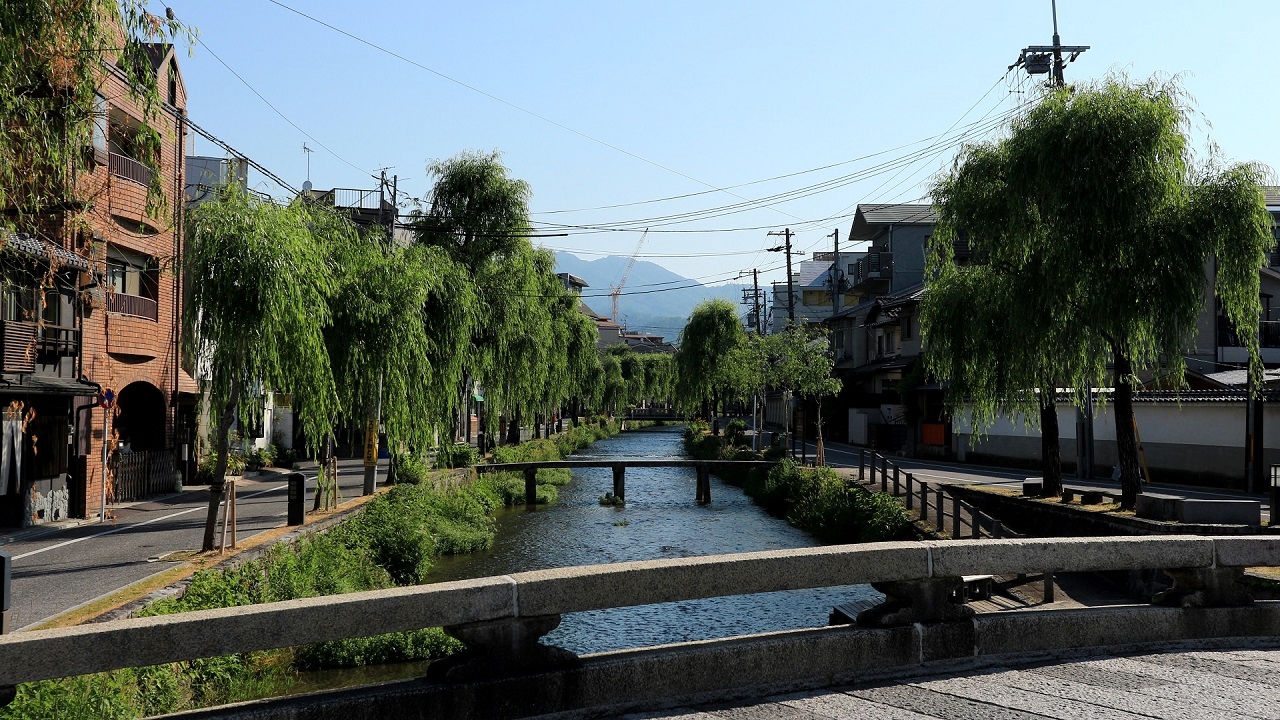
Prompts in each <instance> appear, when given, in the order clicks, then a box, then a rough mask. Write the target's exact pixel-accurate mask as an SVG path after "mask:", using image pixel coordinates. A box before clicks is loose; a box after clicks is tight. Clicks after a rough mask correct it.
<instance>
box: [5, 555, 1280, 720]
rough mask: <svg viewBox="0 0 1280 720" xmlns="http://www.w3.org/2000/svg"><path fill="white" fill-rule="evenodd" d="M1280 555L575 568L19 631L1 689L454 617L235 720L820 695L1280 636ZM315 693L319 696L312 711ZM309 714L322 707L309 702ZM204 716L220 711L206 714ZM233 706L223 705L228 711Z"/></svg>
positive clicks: (698, 561)
mask: <svg viewBox="0 0 1280 720" xmlns="http://www.w3.org/2000/svg"><path fill="white" fill-rule="evenodd" d="M1253 566H1280V539H1271V538H1258V537H1231V538H1209V537H1136V538H1106V539H1079V538H1071V539H1015V540H959V541H945V542H942V541H928V542H897V543H876V544H868V545H846V546H830V547H821V548H805V549H797V550H780V551H768V552H755V553H743V554H734V555H718V556H708V557H694V558H685V559H676V560H655V561H643V562H630V563H618V564H612V565H595V566H586V567H571V568H561V569H553V570H539V571H533V572H525V573H516V574H513V575H506V576H501V577H490V578H482V579H477V580H467V581H459V582H449V583H440V584H436V585H421V586H415V587H406V588H395V589H390V590H378V591H372V592H362V593H352V594H347V595H337V596H330V597H320V598H309V599H304V600H292V601H287V602H277V603H268V604H263V605H253V606H247V607H232V608H225V609H218V610H206V611H198V612H190V613H182V614H176V615H165V616H158V617H146V618H134V619H127V620H117V621H111V622H104V623H99V624H93V625H83V626H77V627H71V628H65V629H57V630H39V631H30V632H18V633H13V634H9V635H4V636H0V687H3V686H13V685H15V684H17V683H22V682H28V681H33V680H40V679H46V678H56V677H63V676H70V675H80V674H86V673H93V672H100V671H106V670H113V669H117V668H126V667H137V666H146V665H155V664H160V663H167V662H173V661H178V660H187V659H194V658H201V657H211V656H217V655H226V654H232V653H243V652H250V651H255V650H266V649H271V648H278V647H285V646H292V645H301V644H305V643H314V642H320V641H326V640H335V639H340V638H347V637H360V636H368V635H375V634H380V633H388V632H396V631H402V630H410V629H415V628H423V627H434V626H443V627H444V628H445V630H446V632H448V633H449V634H451V635H453V636H455V637H457V638H459V639H461V640H462V641H463V642H464V643H465V644H466V645H467V646H468V648H469V649H468V651H467V652H466V653H463V654H461V655H460V656H456V657H455V658H450V659H447V660H444V661H440V662H437V663H434V664H432V665H431V667H430V668H429V671H428V677H429V678H430V680H429V681H406V683H401V684H394V683H393V684H390V685H381V686H377V687H373V688H366V689H362V690H350V691H342V692H337V693H329V694H321V695H318V696H303V697H302V698H294V699H279V700H272V701H267V702H265V703H259V704H255V705H252V706H249V708H250V709H252V713H250V711H249V709H243V708H242V710H243V714H237V713H238V712H240V711H233V710H232V709H228V708H224V709H220V710H219V711H218V714H217V715H216V716H217V717H250V716H252V717H254V718H264V717H282V718H283V717H301V716H306V717H341V718H344V720H356V719H358V718H365V717H370V718H372V717H398V716H400V715H401V714H408V715H412V716H414V717H417V716H418V715H417V713H422V714H423V716H436V715H435V713H439V714H440V715H441V716H451V717H518V716H521V715H522V714H536V713H539V712H551V711H558V710H567V709H575V708H606V709H609V710H610V711H625V710H633V709H638V708H646V707H654V706H656V705H661V704H663V703H668V702H679V701H688V700H690V699H707V698H716V697H730V696H742V695H752V694H754V693H756V692H760V691H762V690H764V689H769V690H777V689H780V688H795V687H810V686H820V685H826V684H829V683H833V682H842V681H843V682H847V681H850V680H854V679H859V678H865V677H866V676H867V674H868V673H872V672H884V671H886V670H891V669H893V668H903V667H915V666H918V665H920V664H921V663H927V662H931V661H937V660H951V661H960V662H968V663H975V662H981V661H982V660H983V658H988V657H992V656H1001V655H1007V654H1010V653H1028V652H1039V653H1043V652H1049V651H1052V652H1057V651H1061V650H1064V649H1069V648H1087V647H1100V646H1109V645H1118V644H1137V643H1153V642H1170V641H1179V640H1186V639H1191V638H1219V637H1258V636H1263V637H1274V636H1275V635H1276V633H1277V632H1278V631H1280V604H1278V603H1271V602H1258V603H1253V602H1252V600H1251V598H1250V597H1249V595H1248V593H1247V592H1245V590H1244V588H1243V586H1242V585H1240V584H1239V583H1238V580H1239V579H1240V577H1241V575H1242V572H1243V569H1244V568H1246V567H1253ZM1130 569H1162V570H1165V571H1166V572H1167V573H1168V574H1169V576H1170V577H1171V578H1172V580H1173V585H1172V587H1171V588H1170V589H1169V590H1168V591H1166V592H1165V593H1163V594H1162V595H1161V596H1160V597H1159V598H1157V599H1156V600H1157V602H1158V604H1160V605H1163V607H1151V606H1143V605H1137V606H1115V607H1107V608H1083V609H1071V610H1038V611H1028V612H1001V613H990V614H980V615H976V616H975V615H974V613H973V612H972V610H970V609H969V608H968V607H967V606H964V605H960V604H957V603H956V602H955V601H953V600H952V591H953V590H955V589H956V588H957V587H958V586H959V585H960V583H961V579H960V578H961V576H963V575H983V574H986V575H997V574H1013V573H1038V572H1073V571H1092V570H1130ZM860 583H871V584H873V585H874V586H875V587H876V588H878V589H880V590H881V591H882V592H884V593H885V594H886V596H887V599H886V601H885V602H884V603H883V604H882V605H880V606H877V607H874V608H871V609H870V610H867V611H865V612H864V613H863V614H862V615H861V616H860V617H859V618H858V621H859V622H858V625H854V626H840V627H830V628H815V629H811V630H799V631H793V632H784V633H770V634H766V635H760V636H750V637H745V638H730V639H723V640H718V641H710V642H699V643H688V644H683V645H672V646H664V647H661V648H648V649H641V650H628V651H622V652H615V653H603V654H600V655H593V656H586V657H582V658H580V657H577V656H575V655H573V654H572V653H569V652H568V651H565V650H561V649H558V648H553V647H548V646H545V645H541V644H539V643H538V638H539V637H541V636H542V635H544V634H545V633H547V632H548V631H550V630H551V629H553V628H554V627H555V626H556V625H557V624H558V623H559V619H560V616H561V615H562V614H564V613H572V612H580V611H585V610H597V609H604V608H616V607H628V606H636V605H644V604H650V603H659V602H669V601H682V600H692V599H698V598H707V597H719V596H731V595H742V594H748V593H759V592H768V591H777V590H795V589H804V588H816V587H829V586H837V585H849V584H860ZM308 704H309V705H308ZM300 706H306V707H307V708H309V709H307V710H306V711H305V712H304V711H303V710H302V709H300ZM195 716H201V717H203V715H198V714H197V715H193V717H195ZM213 716H214V715H209V717H213Z"/></svg>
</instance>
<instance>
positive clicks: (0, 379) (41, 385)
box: [0, 374, 101, 397]
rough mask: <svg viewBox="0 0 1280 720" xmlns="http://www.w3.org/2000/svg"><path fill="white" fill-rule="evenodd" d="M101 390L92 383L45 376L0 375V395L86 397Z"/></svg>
mask: <svg viewBox="0 0 1280 720" xmlns="http://www.w3.org/2000/svg"><path fill="white" fill-rule="evenodd" d="M100 390H101V388H99V387H98V386H97V385H94V384H93V383H87V382H82V381H80V380H73V379H71V378H60V377H49V376H47V375H8V374H5V375H0V395H64V396H67V397H88V396H91V395H97V394H98V392H99V391H100Z"/></svg>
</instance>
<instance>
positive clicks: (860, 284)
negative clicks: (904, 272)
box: [850, 250, 893, 290]
mask: <svg viewBox="0 0 1280 720" xmlns="http://www.w3.org/2000/svg"><path fill="white" fill-rule="evenodd" d="M892 278H893V253H891V252H885V251H883V250H872V251H871V252H869V253H867V255H866V257H864V258H862V259H860V260H858V262H856V263H854V264H853V277H852V278H850V289H853V290H858V289H871V288H874V287H879V288H880V289H882V290H887V289H888V287H889V281H890V280H891V279H892Z"/></svg>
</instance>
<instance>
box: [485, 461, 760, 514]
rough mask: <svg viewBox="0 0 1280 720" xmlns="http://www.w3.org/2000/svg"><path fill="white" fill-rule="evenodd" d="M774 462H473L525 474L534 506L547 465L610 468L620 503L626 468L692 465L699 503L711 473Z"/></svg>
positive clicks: (488, 469) (705, 499)
mask: <svg viewBox="0 0 1280 720" xmlns="http://www.w3.org/2000/svg"><path fill="white" fill-rule="evenodd" d="M776 464H777V463H776V462H774V461H771V460H685V459H680V458H670V459H665V458H601V459H596V460H541V461H537V462H519V463H494V464H491V465H476V466H475V470H476V472H481V473H492V472H509V473H521V474H523V475H524V501H525V503H526V504H528V505H533V504H534V503H535V502H536V501H537V487H538V483H537V477H538V471H539V470H542V469H550V468H570V469H575V468H611V469H612V470H613V494H614V495H615V496H617V497H618V498H619V499H620V500H622V501H623V502H625V501H626V499H627V468H641V467H646V468H648V467H691V468H695V469H696V470H697V472H698V481H697V489H696V490H695V491H694V500H695V502H697V503H698V504H699V505H706V504H708V503H710V502H711V473H714V472H721V471H723V470H726V469H732V468H739V469H742V470H753V469H756V468H762V469H764V470H766V471H767V470H768V469H769V468H771V467H773V466H774V465H776Z"/></svg>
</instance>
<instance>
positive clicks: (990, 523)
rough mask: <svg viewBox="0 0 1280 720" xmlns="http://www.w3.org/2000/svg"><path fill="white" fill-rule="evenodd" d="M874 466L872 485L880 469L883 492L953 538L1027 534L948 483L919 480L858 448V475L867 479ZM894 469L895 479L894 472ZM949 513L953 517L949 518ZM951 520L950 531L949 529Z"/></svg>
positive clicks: (875, 453) (894, 464)
mask: <svg viewBox="0 0 1280 720" xmlns="http://www.w3.org/2000/svg"><path fill="white" fill-rule="evenodd" d="M868 468H870V480H869V482H867V484H868V485H872V486H874V485H875V484H876V475H877V471H878V474H879V476H880V491H881V492H883V493H892V495H893V496H894V497H895V498H903V499H904V502H905V504H906V508H907V510H908V511H912V512H918V515H919V518H920V520H921V521H923V522H928V523H931V524H932V525H933V526H934V527H935V528H937V529H938V531H939V532H943V533H947V534H949V535H950V536H951V537H952V538H953V539H959V538H962V537H968V538H974V539H977V538H983V537H987V538H997V539H998V538H1016V537H1024V536H1023V535H1022V534H1020V533H1015V532H1013V531H1012V530H1009V529H1008V528H1006V527H1005V526H1004V523H1003V522H1001V521H999V520H997V519H995V518H994V517H991V516H990V515H988V514H986V513H984V512H982V511H981V510H979V509H978V508H977V507H975V506H974V505H973V504H972V503H969V502H965V501H964V500H961V499H960V498H959V497H957V496H956V495H955V494H954V493H952V492H951V486H950V485H949V484H947V483H936V484H934V485H933V486H930V485H929V484H928V483H926V482H924V481H923V480H916V478H915V476H914V475H913V474H911V473H904V472H903V471H902V469H901V468H900V467H899V466H898V465H897V463H895V462H893V461H892V460H891V459H889V458H888V457H886V456H884V455H881V454H879V453H877V452H875V451H868V450H859V451H858V477H859V478H866V477H867V469H868ZM890 471H892V480H890V474H891V472H890ZM948 501H949V502H950V503H951V512H950V513H947V502H948ZM948 515H950V519H949V520H948ZM948 523H949V527H950V532H948Z"/></svg>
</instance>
